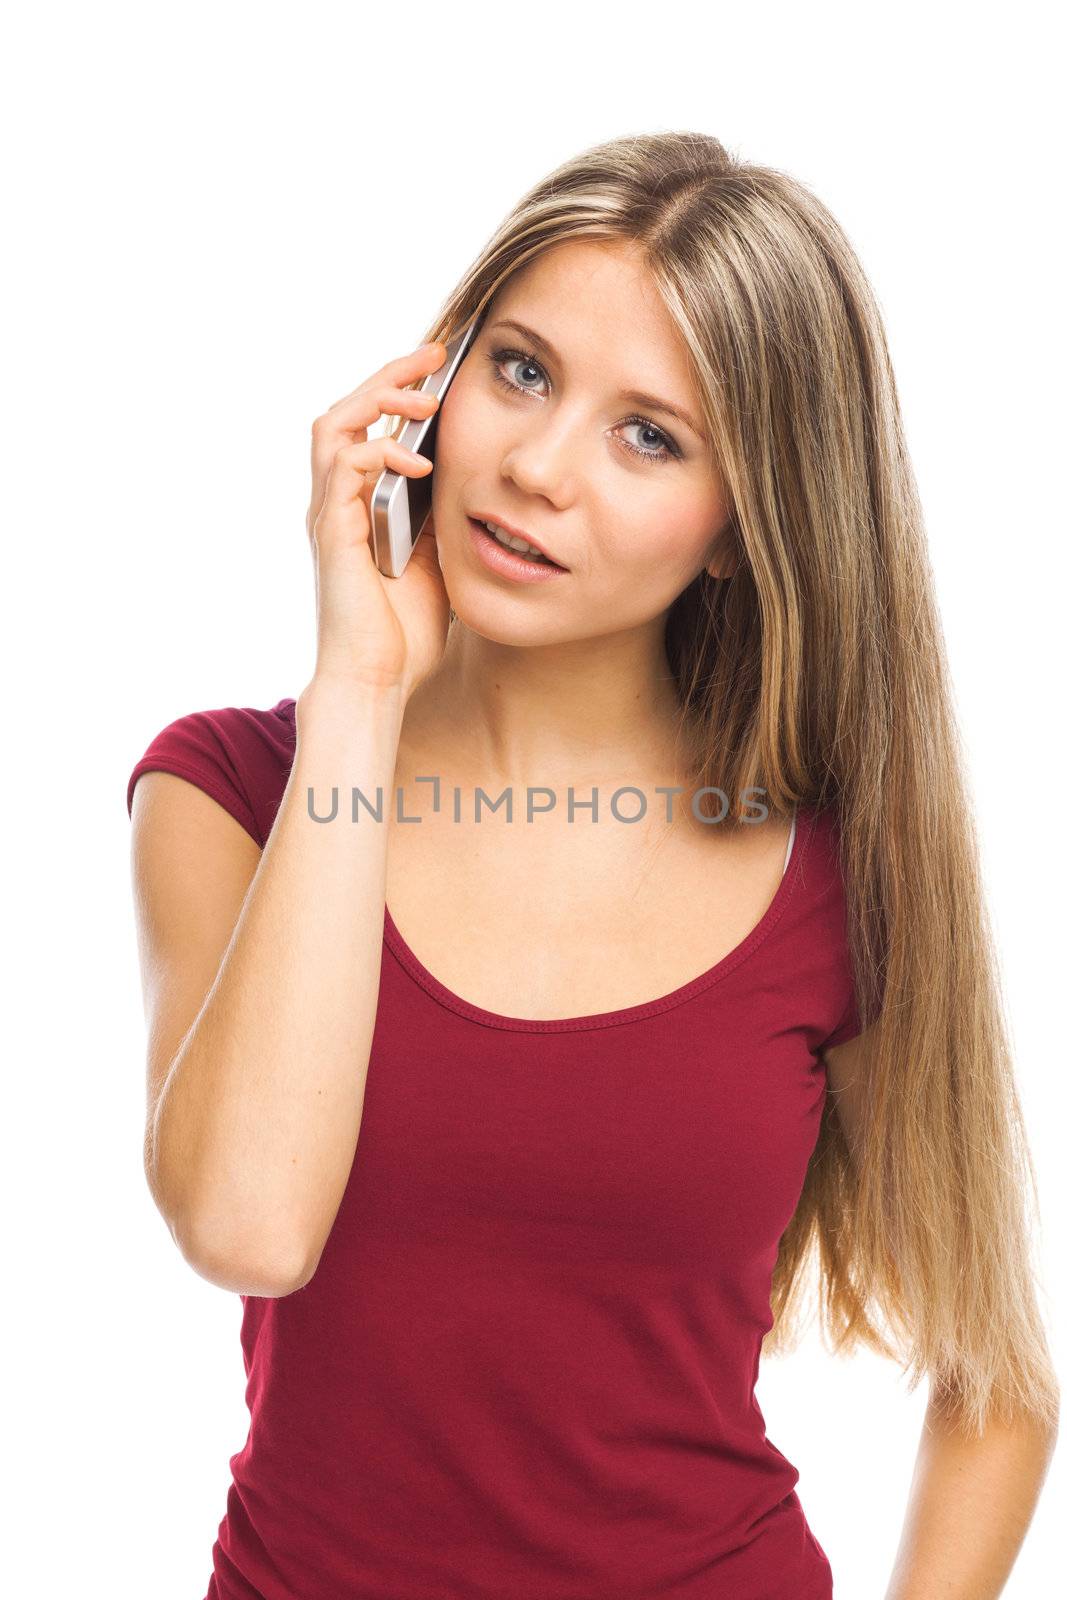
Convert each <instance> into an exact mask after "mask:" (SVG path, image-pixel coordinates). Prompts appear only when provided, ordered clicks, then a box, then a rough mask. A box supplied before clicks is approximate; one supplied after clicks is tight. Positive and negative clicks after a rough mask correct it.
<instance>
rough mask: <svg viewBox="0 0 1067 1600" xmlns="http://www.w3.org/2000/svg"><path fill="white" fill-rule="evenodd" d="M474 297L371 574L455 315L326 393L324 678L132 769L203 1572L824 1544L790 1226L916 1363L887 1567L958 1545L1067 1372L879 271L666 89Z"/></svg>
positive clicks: (770, 1555) (340, 1581) (743, 1554)
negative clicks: (401, 526) (198, 1481)
mask: <svg viewBox="0 0 1067 1600" xmlns="http://www.w3.org/2000/svg"><path fill="white" fill-rule="evenodd" d="M483 311H485V312H486V316H485V320H484V322H483V323H482V324H481V327H480V330H479V332H478V335H477V338H476V339H475V341H474V342H473V344H472V346H471V348H470V351H469V353H468V355H467V356H466V358H465V360H464V362H463V364H462V366H461V368H460V370H459V372H458V374H457V377H456V379H455V382H454V384H453V386H452V387H451V389H450V390H449V392H448V394H447V396H446V398H445V400H444V402H443V403H442V404H441V405H440V416H439V419H438V439H437V449H436V465H435V467H434V469H433V511H432V522H431V524H428V526H427V530H426V531H425V532H424V533H423V534H422V536H421V538H420V539H419V541H418V543H417V545H416V548H415V551H414V555H413V557H412V559H411V562H410V564H409V566H408V567H407V569H406V570H405V572H404V574H403V575H402V577H400V578H399V579H395V580H394V579H389V578H384V577H383V576H382V575H381V574H380V573H379V571H378V570H377V568H376V566H375V563H374V559H373V556H372V553H371V549H370V546H369V544H368V537H369V522H368V501H369V495H370V491H371V489H372V487H373V484H374V482H375V480H376V478H377V476H378V474H379V473H380V472H381V470H382V469H383V468H384V467H392V468H393V469H394V470H396V471H398V472H402V473H406V474H409V475H411V476H415V475H417V474H419V473H424V472H426V471H428V470H430V469H429V466H428V464H427V463H425V462H420V460H418V459H417V458H413V457H411V456H409V455H408V454H406V453H405V452H404V451H403V450H402V449H401V448H400V447H399V446H398V444H397V442H396V440H395V438H394V437H393V436H392V435H391V434H386V435H383V436H381V437H376V438H374V439H370V438H368V429H369V428H370V426H371V425H372V424H373V423H375V422H376V421H377V420H379V419H380V418H382V417H383V416H385V417H389V418H391V419H402V418H407V417H424V416H427V415H429V414H430V412H431V410H432V408H433V407H434V406H435V405H436V402H435V401H434V400H433V399H432V398H430V397H427V396H426V395H425V394H423V393H421V392H420V391H419V390H418V389H417V388H415V387H412V386H413V385H416V384H417V383H418V382H419V381H420V379H421V378H422V377H423V376H424V375H425V374H426V373H428V372H430V371H432V370H434V369H435V368H436V367H437V366H438V365H439V364H440V362H441V361H442V359H443V356H444V351H443V348H442V346H441V344H440V343H437V342H431V343H430V344H429V345H428V346H422V347H420V348H419V349H418V350H415V351H413V352H412V353H411V354H409V355H405V356H402V357H400V358H399V359H397V360H395V361H390V362H389V363H388V364H387V365H386V366H385V367H383V368H382V369H381V370H380V371H378V372H376V373H374V374H372V375H371V376H370V377H369V378H367V379H366V380H365V381H364V382H363V383H361V384H360V385H359V387H358V388H356V389H355V390H354V391H353V392H352V393H351V394H350V395H347V396H346V397H345V398H344V399H343V400H340V401H338V402H337V404H336V405H333V406H331V407H330V409H329V410H328V411H326V412H325V413H324V415H322V416H321V417H319V419H318V420H317V421H316V423H315V425H314V428H313V430H312V439H313V443H312V489H311V502H310V509H309V512H308V521H307V527H308V533H309V536H310V542H311V548H312V553H313V558H314V565H315V576H316V595H317V615H318V649H317V659H316V664H315V671H314V673H313V675H312V677H311V680H310V682H309V683H308V684H307V686H306V687H305V688H304V689H303V691H302V692H301V693H300V695H299V696H298V697H297V698H296V699H284V700H282V701H279V702H278V704H277V705H274V706H272V707H270V708H269V709H255V708H249V707H234V706H231V707H226V708H223V709H219V710H211V711H201V712H194V713H191V714H189V715H187V716H183V717H180V718H179V719H178V720H177V721H175V722H172V723H171V724H169V726H167V727H166V728H165V729H164V730H163V731H162V732H161V733H160V734H159V736H158V737H157V738H156V739H155V740H154V741H153V743H152V744H151V746H150V747H149V749H148V751H147V752H146V754H145V755H144V757H143V758H142V759H141V760H140V761H138V762H137V764H136V766H135V768H134V771H133V773H132V775H131V777H130V780H129V789H128V803H129V805H130V808H131V816H132V819H133V856H134V870H135V882H136V904H137V917H138V931H139V939H140V945H141V953H142V964H143V976H144V990H145V998H146V1013H147V1016H148V1020H149V1032H150V1041H149V1053H148V1068H149V1093H148V1121H147V1130H146V1144H145V1164H146V1172H147V1176H148V1181H149V1184H150V1186H151V1190H152V1193H153V1196H154V1198H155V1201H156V1203H157V1205H158V1206H159V1209H160V1211H161V1212H162V1214H163V1216H164V1217H165V1218H166V1220H167V1222H168V1224H169V1226H170V1228H171V1231H172V1233H173V1235H174V1238H175V1241H176V1243H177V1244H178V1246H179V1248H180V1249H181V1250H182V1252H183V1254H184V1256H185V1257H186V1259H187V1260H188V1261H189V1262H190V1264H191V1265H192V1266H193V1267H194V1268H195V1270H196V1271H197V1272H199V1273H200V1274H202V1275H203V1276H205V1277H207V1278H209V1279H210V1280H211V1281H213V1282H215V1283H217V1284H219V1285H220V1286H222V1287H224V1288H226V1289H229V1290H232V1291H234V1292H238V1293H240V1294H241V1296H242V1298H243V1301H244V1320H243V1330H242V1340H243V1347H244V1353H245V1359H246V1367H247V1373H248V1388H247V1398H248V1404H249V1408H250V1413H251V1426H250V1430H249V1434H248V1439H247V1442H246V1443H245V1445H244V1448H243V1449H242V1450H241V1451H240V1452H239V1453H238V1454H237V1455H235V1456H234V1457H233V1458H232V1461H231V1468H232V1474H233V1481H232V1485H231V1488H230V1492H229V1498H228V1504H227V1508H226V1515H225V1517H224V1519H223V1521H222V1524H221V1527H220V1529H219V1536H218V1540H217V1542H216V1544H215V1549H214V1571H213V1575H212V1578H211V1583H210V1587H209V1591H208V1593H209V1597H213V1600H238V1597H242V1600H249V1597H252V1596H257V1597H262V1600H290V1597H295V1596H300V1597H301V1600H340V1597H342V1596H352V1597H353V1600H354V1597H356V1596H359V1597H360V1600H441V1597H444V1596H449V1597H453V1596H454V1597H456V1600H460V1597H462V1600H504V1597H507V1600H520V1597H537V1600H623V1597H632V1600H651V1597H652V1596H658V1597H659V1596H662V1597H664V1600H666V1597H668V1596H670V1597H672V1600H675V1597H676V1600H687V1597H692V1600H712V1597H715V1600H719V1597H722V1600H727V1597H728V1600H757V1597H758V1600H771V1597H772V1596H773V1597H775V1600H777V1597H781V1600H816V1597H818V1600H823V1597H825V1596H828V1595H830V1593H831V1569H830V1564H829V1562H828V1560H827V1557H826V1554H825V1553H824V1551H823V1549H822V1547H821V1546H820V1544H819V1542H818V1540H817V1539H816V1537H815V1536H814V1534H813V1533H812V1532H811V1530H810V1529H809V1527H808V1525H807V1522H806V1519H805V1516H804V1513H803V1511H802V1508H801V1505H800V1502H799V1500H798V1497H797V1495H796V1492H795V1485H796V1483H797V1481H798V1473H797V1470H796V1469H795V1467H793V1466H792V1465H791V1464H790V1463H789V1462H788V1461H787V1460H786V1459H785V1458H784V1456H783V1455H782V1454H781V1453H780V1452H779V1451H778V1450H777V1449H776V1448H775V1446H774V1445H773V1444H772V1443H771V1442H770V1440H769V1439H768V1438H767V1436H766V1433H765V1429H764V1424H763V1419H762V1416H761V1413H760V1410H759V1407H758V1404H757V1402H756V1400H755V1397H754V1393H753V1390H754V1385H755V1382H756V1378H757V1375H758V1369H759V1361H760V1355H761V1351H767V1352H776V1351H784V1350H786V1349H788V1348H789V1347H790V1346H791V1344H792V1343H793V1342H795V1336H796V1333H797V1331H798V1324H799V1310H800V1305H801V1299H802V1289H803V1286H804V1283H805V1281H806V1278H807V1275H808V1269H809V1268H811V1269H814V1274H813V1275H814V1278H815V1284H816V1287H817V1289H818V1294H819V1305H820V1308H821V1310H822V1312H823V1314H824V1321H823V1325H824V1327H825V1328H826V1329H828V1330H829V1333H830V1336H831V1338H832V1340H833V1344H834V1347H835V1348H839V1349H842V1350H846V1349H848V1348H850V1347H855V1346H856V1345H858V1344H861V1343H862V1344H866V1345H868V1346H870V1347H872V1348H875V1349H877V1350H879V1351H881V1352H883V1353H885V1354H887V1355H890V1356H892V1357H895V1358H896V1359H898V1360H900V1361H902V1362H903V1363H905V1364H906V1366H907V1367H908V1368H910V1370H911V1374H912V1376H911V1387H912V1388H914V1386H915V1385H916V1384H917V1383H918V1382H919V1381H920V1379H921V1378H922V1377H923V1376H926V1377H928V1378H929V1379H930V1407H929V1416H928V1427H927V1429H926V1430H925V1432H924V1436H923V1442H922V1447H921V1457H920V1463H919V1470H917V1474H916V1479H915V1484H914V1491H913V1496H912V1501H911V1504H910V1506H909V1513H908V1526H907V1528H906V1530H905V1537H904V1540H903V1541H902V1544H901V1553H900V1557H899V1559H898V1562H897V1566H896V1569H895V1571H894V1573H893V1574H892V1576H891V1577H890V1578H889V1580H888V1581H889V1588H888V1589H887V1591H886V1592H887V1594H888V1595H890V1596H892V1600H918V1597H919V1596H926V1595H929V1594H933V1593H949V1592H951V1593H953V1594H954V1595H959V1596H961V1597H964V1596H967V1597H972V1600H978V1597H979V1596H981V1597H983V1600H984V1597H986V1596H992V1595H995V1594H999V1593H1000V1590H1001V1586H1002V1584H1003V1581H1004V1579H1005V1577H1006V1575H1007V1572H1008V1570H1009V1568H1010V1566H1011V1564H1012V1561H1013V1559H1014V1556H1015V1553H1016V1551H1017V1548H1018V1544H1019V1542H1020V1540H1021V1538H1022V1535H1023V1531H1024V1530H1025V1527H1026V1526H1027V1523H1028V1521H1029V1517H1030V1515H1031V1513H1032V1509H1033V1505H1034V1503H1035V1501H1036V1497H1037V1494H1038V1493H1039V1489H1040V1484H1041V1481H1042V1478H1043V1474H1044V1471H1045V1468H1046V1465H1047V1461H1048V1457H1049V1454H1050V1450H1051V1446H1052V1440H1053V1438H1054V1436H1055V1430H1056V1420H1057V1415H1058V1388H1057V1381H1056V1377H1055V1374H1054V1372H1053V1370H1052V1367H1051V1364H1050V1360H1049V1354H1048V1348H1047V1343H1046V1339H1045V1334H1044V1329H1043V1326H1042V1321H1041V1318H1040V1315H1039V1311H1038V1309H1037V1301H1036V1293H1035V1285H1034V1277H1033V1273H1032V1270H1031V1267H1030V1265H1029V1264H1028V1257H1029V1248H1028V1246H1029V1231H1028V1220H1027V1207H1026V1198H1027V1183H1028V1181H1029V1180H1030V1178H1031V1176H1032V1175H1031V1174H1030V1171H1029V1166H1028V1156H1027V1151H1026V1144H1025V1139H1024V1136H1023V1129H1022V1124H1021V1119H1020V1115H1019V1109H1018V1105H1017V1101H1016V1095H1015V1088H1014V1079H1013V1068H1012V1063H1011V1060H1010V1053H1009V1047H1008V1041H1007V1037H1006V1027H1005V1022H1004V1020H1003V1015H1002V1008H1001V1002H1000V999H999V996H998V985H997V978H996V958H995V951H994V948H993V945H992V941H991V938H990V932H989V924H988V919H987V914H986V909H985V906H984V903H983V898H982V891H981V886H980V885H981V878H980V863H979V860H978V856H977V851H976V843H975V829H974V824H973V820H972V812H971V807H970V803H969V799H968V795H967V790H966V783H965V778H964V775H963V762H962V760H961V754H960V747H959V743H958V738H957V733H956V730H955V723H954V713H953V709H952V704H951V697H950V692H949V687H948V684H949V679H948V672H947V669H946V663H945V654H944V647H943V643H942V638H941V633H940V628H939V620H938V613H937V607H936V602H935V596H934V592H933V586H932V582H931V576H930V570H929V566H928V560H927V552H926V545H925V539H924V533H923V524H922V517H921V511H920V506H919V502H918V499H917V496H916V490H915V485H914V481H913V477H912V473H911V469H910V466H909V461H908V454H907V449H906V446H905V441H904V434H903V430H902V426H901V419H900V415H899V410H898V404H897V395H896V390H895V387H894V382H893V375H892V368H891V364H890V359H889V355H888V353H887V349H886V342H885V334H884V331H883V326H882V322H881V319H880V316H879V313H878V309H877V305H876V301H875V298H874V295H873V294H872V291H871V289H870V287H869V285H868V283H867V281H866V279H865V277H864V274H863V272H862V270H861V267H860V265H859V264H858V262H857V260H856V257H855V255H854V253H853V251H852V249H851V247H850V245H849V243H848V241H847V239H846V238H845V236H844V235H843V233H842V231H841V229H840V227H839V226H838V224H837V223H836V222H835V221H834V219H833V218H832V217H831V216H830V215H829V213H828V212H827V210H826V208H825V207H824V206H823V205H822V204H821V203H820V202H819V201H818V200H817V199H816V198H815V197H813V196H812V194H811V193H809V192H808V191H807V190H806V189H805V188H804V187H802V186H801V185H800V184H798V183H797V182H795V181H793V180H792V179H790V178H789V177H787V176H785V175H783V174H782V173H780V172H777V171H774V170H771V169H768V168H766V167H760V166H755V165H751V164H748V163H744V162H741V161H738V160H736V159H735V158H734V157H733V156H731V155H729V154H728V153H727V152H726V151H725V150H724V148H723V147H722V146H721V145H720V144H719V143H718V142H717V141H716V140H715V139H712V138H708V137H705V136H703V135H700V134H692V133H666V134H655V135H649V136H646V137H638V138H625V139H619V140H616V141H613V142H610V143H608V144H606V145H603V146H601V147H598V148H596V149H593V150H590V151H587V152H585V153H583V154H581V155H579V156H578V157H576V158H575V159H573V160H572V161H569V162H568V163H567V164H565V165H564V166H563V167H562V168H560V169H559V170H558V171H556V172H553V173H552V174H551V175H550V176H549V177H548V178H546V179H545V180H544V181H543V182H542V183H540V184H538V185H537V186H536V188H534V189H533V190H532V191H531V192H530V193H529V194H527V195H526V196H525V197H524V198H523V199H522V200H521V201H520V202H519V204H518V205H517V206H516V207H515V209H514V211H513V212H512V214H511V215H510V216H509V217H508V218H507V219H506V220H505V222H504V223H503V224H502V225H501V226H500V228H499V229H498V230H497V232H496V234H495V235H494V237H493V238H492V239H491V240H490V241H489V243H488V244H487V245H486V247H485V248H484V250H483V251H482V253H481V255H480V256H479V257H478V259H477V261H476V262H475V263H474V265H473V266H472V267H471V268H470V270H469V271H468V272H467V274H466V276H465V277H464V278H463V280H462V282H461V283H460V284H459V285H458V287H457V288H456V289H455V291H454V293H453V294H452V295H451V297H450V298H449V299H448V300H447V302H446V304H445V305H444V308H443V310H442V311H441V314H440V316H439V317H438V319H437V321H436V323H435V325H434V326H433V328H432V329H431V330H430V332H431V335H432V340H433V341H438V340H448V339H450V338H451V337H452V336H453V335H454V334H455V333H456V332H457V331H458V330H459V329H461V328H462V327H463V326H465V325H466V323H467V322H468V320H469V319H471V318H474V317H477V316H479V315H480V314H481V313H482V312H483ZM486 523H489V524H492V525H493V527H494V529H495V530H496V531H490V530H488V529H487V528H486V527H485V524H486ZM502 536H503V537H502ZM516 538H519V539H520V540H521V541H522V542H524V543H525V545H526V547H527V553H526V554H525V555H523V554H522V553H521V551H522V543H520V545H519V551H520V553H518V554H516V553H515V544H516ZM509 540H510V544H511V547H512V548H511V549H510V550H509V549H508V548H507V547H506V546H507V543H508V541H509ZM529 546H534V547H535V551H533V552H531V551H529V548H528V547H529ZM536 551H540V552H541V554H540V556H539V555H537V554H536ZM145 774H148V776H147V777H145V776H144V775H145ZM138 780H141V781H138ZM135 787H136V795H135ZM353 790H356V791H358V794H357V795H355V796H353V795H352V791H353ZM509 793H510V795H511V799H512V806H511V809H510V812H509V811H508V809H507V806H506V803H501V802H502V801H503V799H504V797H505V796H506V795H507V794H509ZM350 799H353V801H354V804H353V805H352V806H350V804H349V801H350ZM331 800H332V802H333V803H332V804H331ZM878 1592H879V1593H880V1592H881V1589H880V1588H879V1590H878ZM871 1593H872V1594H873V1593H875V1589H874V1587H873V1586H872V1589H871Z"/></svg>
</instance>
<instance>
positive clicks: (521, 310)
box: [487, 239, 697, 406]
mask: <svg viewBox="0 0 1067 1600" xmlns="http://www.w3.org/2000/svg"><path fill="white" fill-rule="evenodd" d="M494 317H516V318H517V319H518V320H519V321H521V322H525V323H529V324H530V325H531V326H532V327H534V328H536V329H537V331H538V333H540V334H542V335H543V336H544V338H546V339H547V340H548V341H549V343H550V344H552V345H554V346H555V348H556V349H557V350H558V351H559V352H560V353H561V355H563V357H564V358H565V359H566V360H567V361H568V362H570V361H571V360H572V359H573V360H574V361H575V362H577V361H579V360H583V361H584V360H589V361H593V360H596V361H597V362H598V363H599V364H600V366H601V368H602V370H603V371H604V373H605V374H606V375H608V376H611V377H613V378H615V379H617V380H618V383H619V387H621V388H643V389H652V390H656V391H657V392H660V393H663V394H664V395H665V396H666V395H667V394H672V395H673V396H674V398H675V399H677V400H678V402H679V403H681V404H683V405H690V406H695V405H696V404H697V397H696V393H695V390H694V389H693V387H692V385H691V381H690V375H689V352H688V349H687V347H686V345H685V342H684V341H683V339H682V337H681V335H680V333H679V332H678V330H677V328H676V327H675V325H674V323H673V321H672V320H671V317H670V315H669V313H668V312H667V309H666V307H665V305H664V304H663V300H662V298H661V296H660V293H659V289H658V287H657V285H656V282H655V280H654V278H653V277H652V275H651V273H650V272H649V270H648V267H647V266H646V264H645V261H644V257H643V253H642V251H641V249H640V247H639V246H637V245H636V244H634V242H633V241H632V240H628V239H611V240H593V239H568V240H564V241H563V242H562V243H560V244H556V245H553V246H551V247H550V248H549V249H548V250H546V251H543V252H542V253H541V254H540V255H539V256H536V257H535V258H534V259H533V260H532V261H529V262H527V263H526V264H525V266H523V267H521V268H520V269H519V271H518V272H517V273H515V274H514V275H513V276H512V277H511V278H509V279H508V280H507V282H506V283H505V284H503V286H502V287H501V288H500V289H499V290H498V292H497V295H496V297H495V299H494V301H493V305H492V309H491V310H490V313H489V317H488V319H487V320H488V321H490V322H491V321H492V320H493V318H494Z"/></svg>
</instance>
